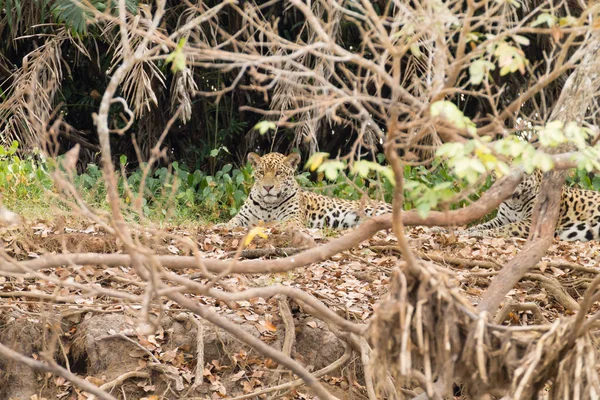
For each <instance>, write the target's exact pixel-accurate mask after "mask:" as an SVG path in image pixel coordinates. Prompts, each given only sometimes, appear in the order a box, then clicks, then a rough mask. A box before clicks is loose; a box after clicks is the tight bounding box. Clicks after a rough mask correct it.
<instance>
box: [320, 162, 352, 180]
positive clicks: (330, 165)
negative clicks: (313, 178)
mask: <svg viewBox="0 0 600 400" xmlns="http://www.w3.org/2000/svg"><path fill="white" fill-rule="evenodd" d="M344 168H346V165H344V163H343V162H341V161H334V160H330V161H325V162H324V163H323V164H321V165H320V166H319V168H318V169H317V172H324V173H325V177H326V178H327V179H329V180H330V181H335V180H336V179H337V177H338V175H339V173H340V171H341V170H343V169H344Z"/></svg>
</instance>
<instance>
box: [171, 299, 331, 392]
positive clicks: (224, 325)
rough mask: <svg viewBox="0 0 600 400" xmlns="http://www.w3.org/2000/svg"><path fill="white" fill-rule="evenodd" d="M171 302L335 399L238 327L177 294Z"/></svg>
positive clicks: (286, 359)
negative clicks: (228, 333) (229, 334)
mask: <svg viewBox="0 0 600 400" xmlns="http://www.w3.org/2000/svg"><path fill="white" fill-rule="evenodd" d="M167 297H168V298H170V299H171V300H173V301H176V302H177V303H179V304H180V305H182V306H183V307H186V308H187V309H188V310H190V311H192V312H193V313H195V314H197V315H198V316H200V317H202V318H204V319H206V320H207V321H209V322H211V323H212V324H214V325H216V326H218V327H219V328H221V329H224V330H225V331H227V332H230V333H231V334H232V335H233V336H234V337H235V338H237V339H239V340H241V341H243V342H244V343H247V344H248V345H250V346H252V347H253V348H255V349H256V350H257V351H259V352H260V353H262V354H264V355H265V356H267V357H269V358H271V359H273V361H275V362H277V363H279V364H281V365H283V366H286V367H288V368H289V369H290V370H292V372H294V373H295V374H296V375H298V376H299V377H300V378H301V379H302V380H303V381H304V382H306V384H307V385H308V386H309V387H310V388H311V389H312V390H314V392H315V393H316V394H317V395H318V396H319V397H320V398H323V399H330V400H335V399H337V398H336V397H335V396H332V395H331V394H330V393H329V392H327V390H325V389H324V388H323V386H322V385H321V383H320V382H319V381H318V380H317V379H316V378H315V377H314V376H313V375H311V374H310V373H309V372H308V371H307V370H306V369H305V368H304V367H302V365H300V364H299V363H298V362H297V361H294V360H293V359H291V358H290V357H287V356H286V355H285V354H283V353H282V352H280V351H278V350H275V349H273V348H272V347H270V346H268V345H267V344H265V343H263V342H262V341H261V340H260V339H257V338H255V337H254V336H252V335H251V334H249V333H247V332H246V331H244V330H243V329H242V328H240V327H239V326H237V325H235V324H233V323H231V322H230V321H228V320H227V319H225V318H223V317H221V316H219V315H217V314H216V313H214V312H212V311H210V310H209V309H208V307H205V306H201V305H200V304H199V303H197V302H195V301H192V300H190V299H188V298H187V297H185V296H184V295H182V294H179V293H172V294H169V295H167Z"/></svg>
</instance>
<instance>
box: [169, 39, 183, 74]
mask: <svg viewBox="0 0 600 400" xmlns="http://www.w3.org/2000/svg"><path fill="white" fill-rule="evenodd" d="M185 42H186V39H185V38H181V39H179V42H178V43H177V47H176V48H175V50H173V51H172V52H171V54H169V55H168V56H167V58H165V62H166V63H167V64H168V63H171V71H172V72H173V73H175V72H177V71H183V70H184V69H185V53H184V52H183V46H184V45H185Z"/></svg>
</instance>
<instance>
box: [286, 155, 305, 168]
mask: <svg viewBox="0 0 600 400" xmlns="http://www.w3.org/2000/svg"><path fill="white" fill-rule="evenodd" d="M300 160H301V158H300V154H298V153H292V154H290V155H289V156H287V157H286V158H285V162H286V164H287V165H289V166H290V167H292V169H294V170H296V168H298V164H300Z"/></svg>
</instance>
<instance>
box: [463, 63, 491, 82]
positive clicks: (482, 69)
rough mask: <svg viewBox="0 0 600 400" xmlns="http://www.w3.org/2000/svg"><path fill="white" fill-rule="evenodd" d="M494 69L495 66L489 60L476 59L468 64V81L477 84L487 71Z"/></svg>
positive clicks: (481, 80)
mask: <svg viewBox="0 0 600 400" xmlns="http://www.w3.org/2000/svg"><path fill="white" fill-rule="evenodd" d="M495 69H496V66H495V65H494V63H492V62H491V61H487V60H476V61H474V62H473V63H472V64H471V65H470V66H469V76H470V79H469V81H470V82H471V84H472V85H479V84H480V83H481V82H483V78H485V76H486V75H487V73H488V72H489V71H493V70H495Z"/></svg>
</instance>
